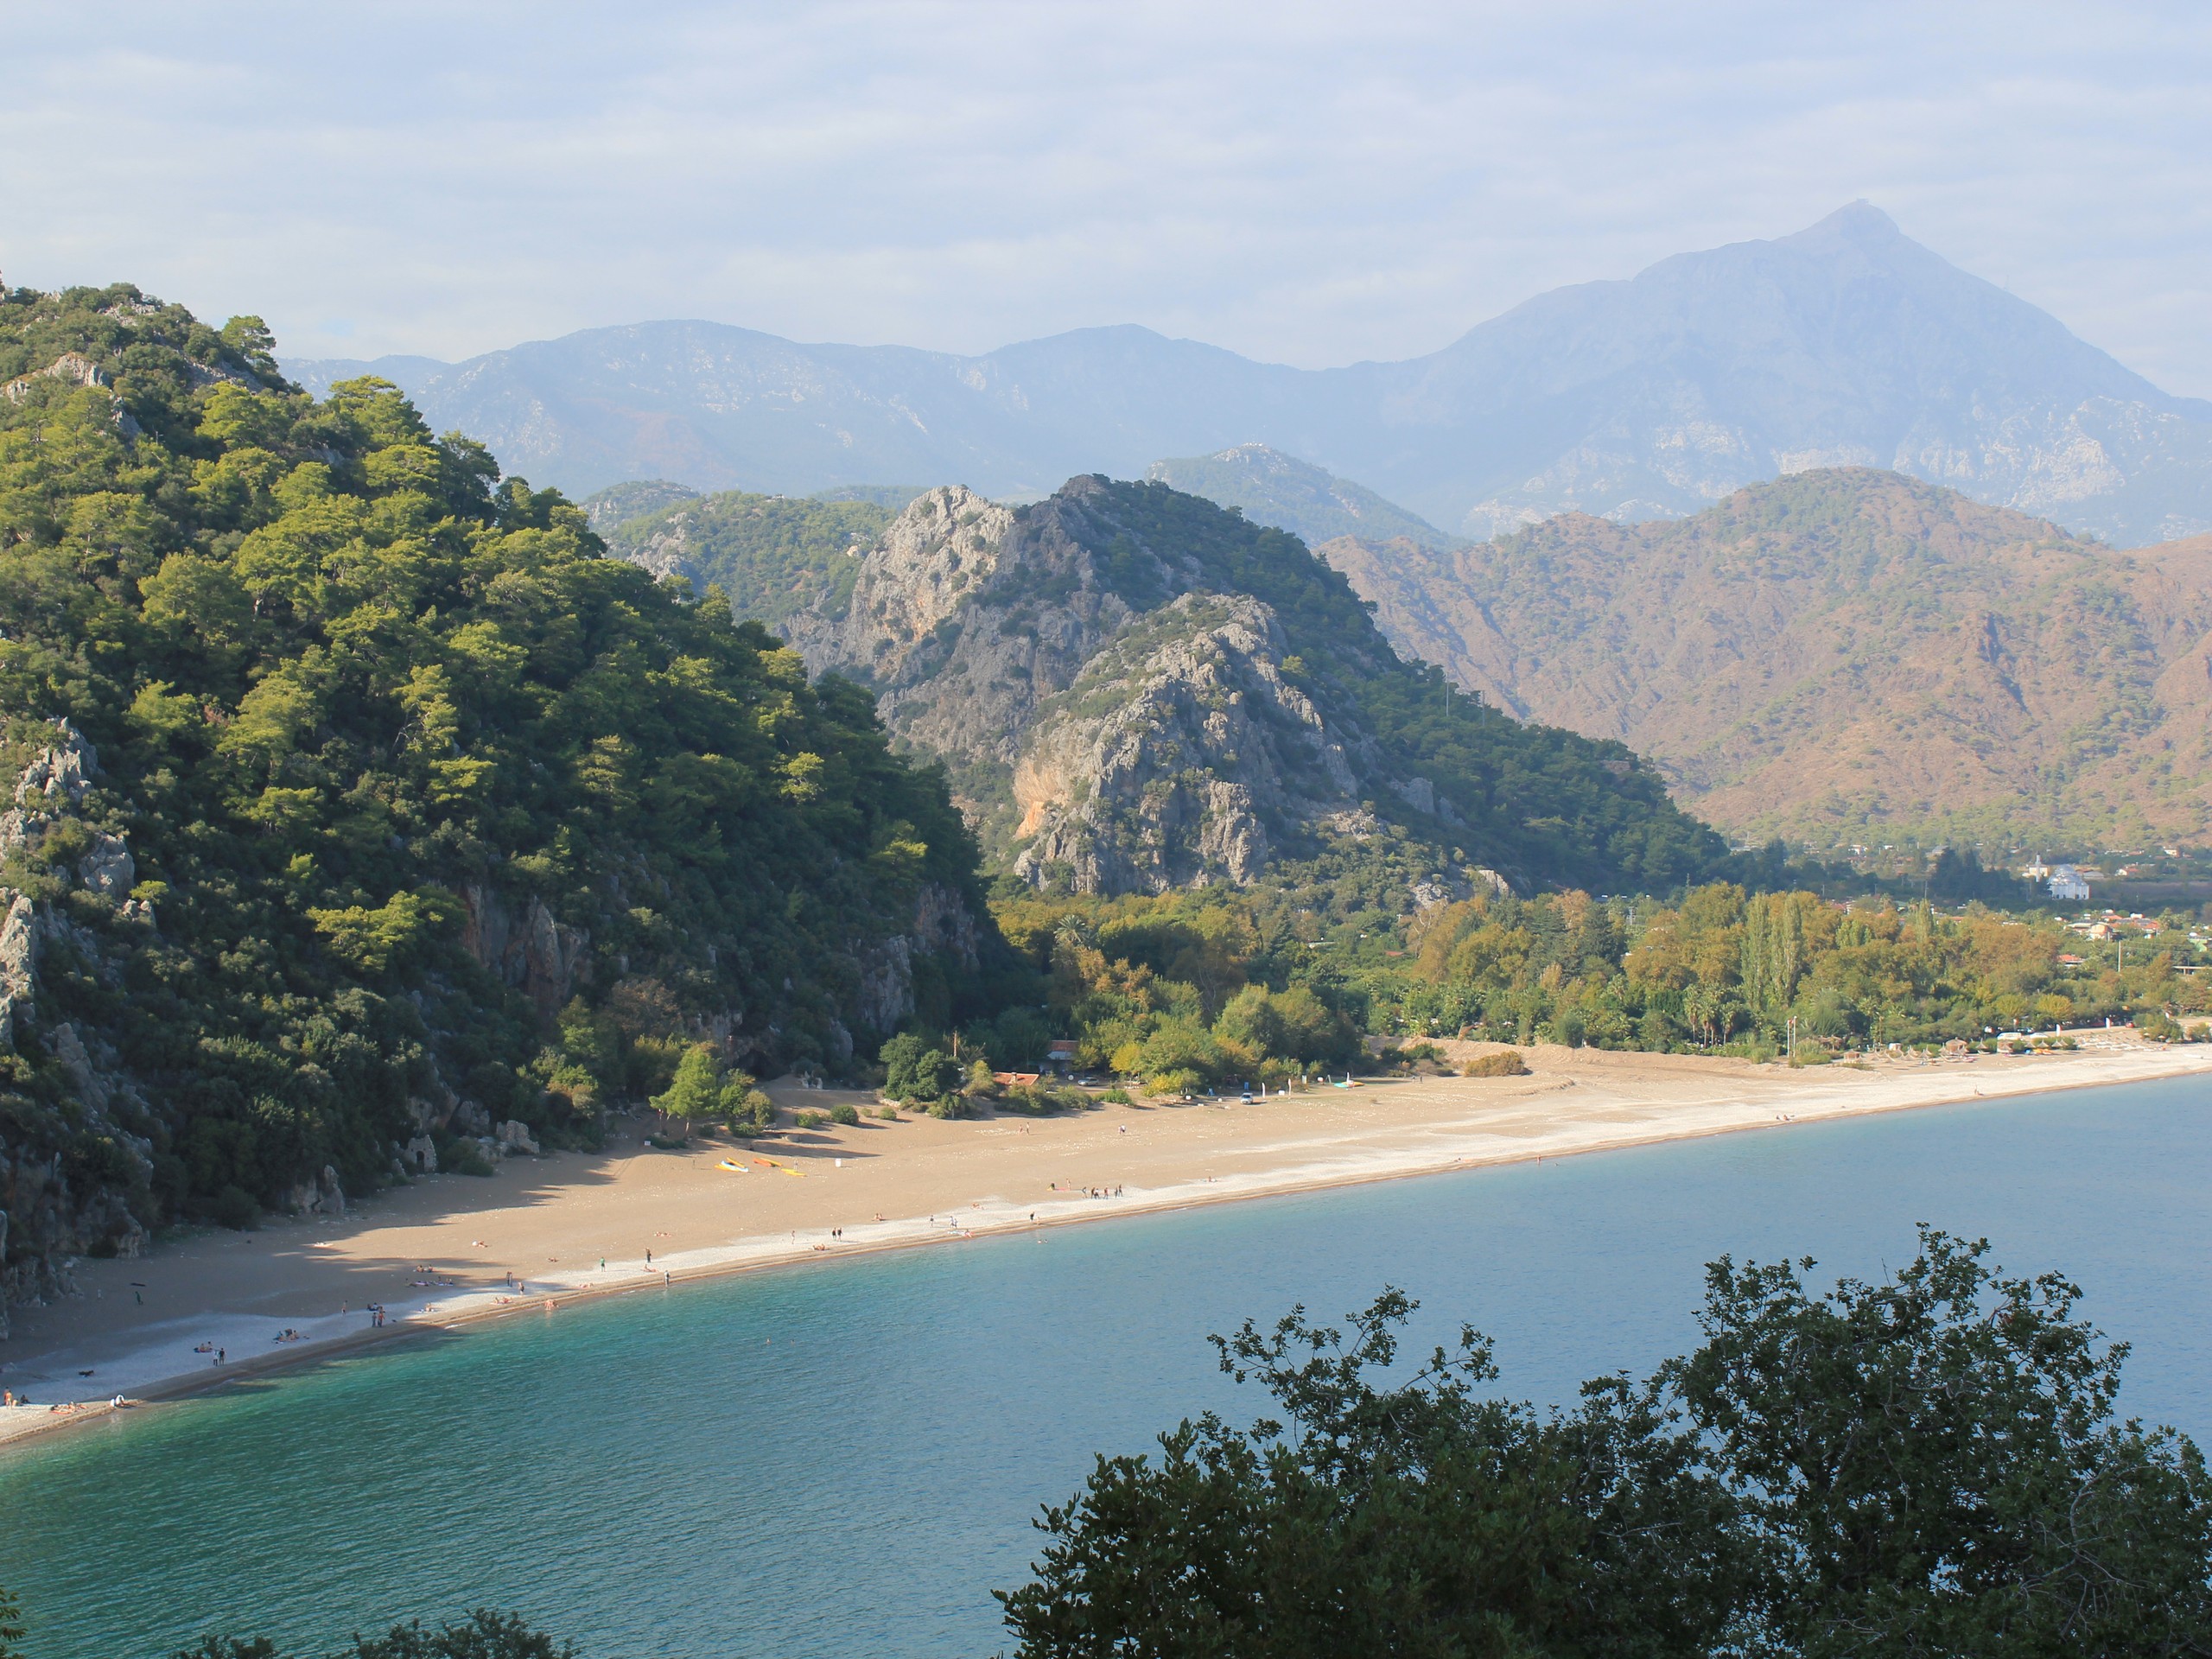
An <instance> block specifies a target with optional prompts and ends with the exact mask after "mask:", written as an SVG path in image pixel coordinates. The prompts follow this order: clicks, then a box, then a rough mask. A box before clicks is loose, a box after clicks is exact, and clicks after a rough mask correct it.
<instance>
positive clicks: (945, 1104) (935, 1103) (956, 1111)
mask: <svg viewBox="0 0 2212 1659" xmlns="http://www.w3.org/2000/svg"><path fill="white" fill-rule="evenodd" d="M923 1109H924V1110H925V1111H926V1112H928V1113H929V1115H930V1116H931V1117H965V1116H968V1102H967V1100H966V1099H965V1098H964V1097H963V1096H959V1095H940V1096H938V1098H936V1099H935V1100H932V1101H927V1102H925V1103H923Z"/></svg>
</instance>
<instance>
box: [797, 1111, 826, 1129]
mask: <svg viewBox="0 0 2212 1659" xmlns="http://www.w3.org/2000/svg"><path fill="white" fill-rule="evenodd" d="M793 1121H794V1122H797V1123H798V1126H799V1128H802V1129H818V1128H821V1127H822V1126H823V1124H825V1123H827V1122H829V1113H827V1112H817V1111H812V1110H808V1111H804V1112H801V1113H800V1114H799V1115H798V1117H797V1118H796V1119H794V1120H793Z"/></svg>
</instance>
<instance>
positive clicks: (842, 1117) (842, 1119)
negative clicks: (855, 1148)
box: [829, 1100, 861, 1126]
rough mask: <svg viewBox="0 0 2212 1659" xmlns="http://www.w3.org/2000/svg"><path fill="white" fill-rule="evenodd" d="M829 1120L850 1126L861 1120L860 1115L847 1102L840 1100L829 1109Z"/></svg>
mask: <svg viewBox="0 0 2212 1659" xmlns="http://www.w3.org/2000/svg"><path fill="white" fill-rule="evenodd" d="M829 1121H830V1122H832V1123H842V1124H845V1125H848V1126H850V1125H852V1124H855V1123H857V1122H860V1121H861V1115H860V1113H859V1112H858V1111H856V1110H855V1109H854V1108H853V1106H852V1105H851V1104H850V1103H848V1102H845V1101H842V1100H841V1101H839V1102H838V1103H836V1105H835V1106H832V1107H831V1108H830V1109H829Z"/></svg>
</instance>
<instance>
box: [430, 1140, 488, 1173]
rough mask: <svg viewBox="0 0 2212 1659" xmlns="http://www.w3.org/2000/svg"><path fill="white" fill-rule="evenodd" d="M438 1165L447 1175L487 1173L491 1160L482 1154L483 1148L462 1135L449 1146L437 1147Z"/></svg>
mask: <svg viewBox="0 0 2212 1659" xmlns="http://www.w3.org/2000/svg"><path fill="white" fill-rule="evenodd" d="M438 1167H439V1168H440V1169H441V1170H442V1171H444V1172H445V1173H447V1174H448V1175H489V1174H490V1173H492V1160H490V1159H488V1158H486V1156H485V1155H484V1148H483V1147H480V1146H478V1145H477V1144H476V1142H475V1141H472V1140H470V1139H469V1138H468V1137H467V1136H466V1135H463V1136H461V1138H460V1139H458V1140H456V1141H454V1142H453V1143H452V1144H451V1145H450V1146H444V1147H439V1148H438Z"/></svg>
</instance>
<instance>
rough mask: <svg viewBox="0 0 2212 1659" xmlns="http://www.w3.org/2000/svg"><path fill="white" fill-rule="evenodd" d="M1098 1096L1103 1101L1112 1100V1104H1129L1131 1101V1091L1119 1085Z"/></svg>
mask: <svg viewBox="0 0 2212 1659" xmlns="http://www.w3.org/2000/svg"><path fill="white" fill-rule="evenodd" d="M1098 1098H1099V1099H1101V1100H1103V1101H1108V1102H1110V1103H1112V1104H1114V1105H1116V1106H1127V1105H1129V1104H1130V1103H1131V1102H1130V1100H1129V1091H1128V1090H1126V1089H1122V1088H1119V1087H1116V1088H1112V1089H1109V1090H1107V1091H1106V1092H1105V1093H1104V1094H1103V1095H1101V1096H1098Z"/></svg>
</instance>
